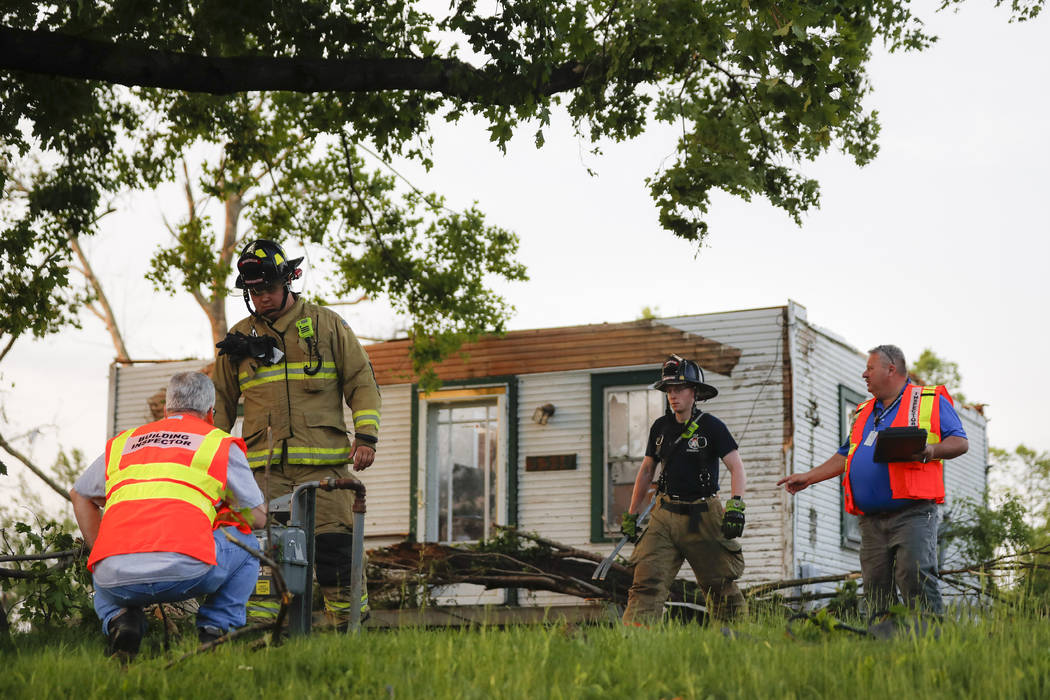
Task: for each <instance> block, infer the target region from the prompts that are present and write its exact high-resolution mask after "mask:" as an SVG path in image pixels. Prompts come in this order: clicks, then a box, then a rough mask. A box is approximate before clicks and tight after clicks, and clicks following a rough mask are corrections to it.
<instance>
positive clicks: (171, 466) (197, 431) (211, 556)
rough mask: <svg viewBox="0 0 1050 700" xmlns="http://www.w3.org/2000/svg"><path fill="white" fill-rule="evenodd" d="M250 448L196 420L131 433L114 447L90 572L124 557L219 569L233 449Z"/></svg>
mask: <svg viewBox="0 0 1050 700" xmlns="http://www.w3.org/2000/svg"><path fill="white" fill-rule="evenodd" d="M233 444H236V445H238V446H240V447H241V448H242V449H243V447H244V443H243V442H242V441H241V440H240V439H238V438H234V437H230V435H229V434H228V433H226V432H224V431H222V430H219V429H218V428H215V427H214V426H212V425H210V424H208V423H206V422H205V421H203V420H201V419H199V418H195V417H193V416H189V415H182V416H172V417H169V418H164V419H162V420H159V421H155V422H153V423H147V424H146V425H143V426H141V427H139V428H135V429H132V430H126V431H124V432H123V433H121V434H120V435H117V436H116V437H114V438H112V439H111V440H110V441H109V442H108V443H107V444H106V509H105V511H104V512H103V515H102V524H101V526H100V528H99V535H98V539H97V540H96V541H95V546H94V547H93V548H92V549H91V556H90V558H89V559H88V569H94V566H95V564H96V563H97V562H99V561H101V560H102V559H105V558H106V557H110V556H113V555H116V554H135V553H141V552H176V553H179V554H186V555H188V556H191V557H194V558H195V559H199V560H201V561H203V562H205V563H206V564H212V565H214V564H215V543H214V540H213V539H212V527H213V524H214V522H215V517H216V511H217V509H218V508H219V507H220V506H221V505H222V503H223V497H224V495H225V492H226V467H227V464H228V461H229V452H230V446H231V445H233Z"/></svg>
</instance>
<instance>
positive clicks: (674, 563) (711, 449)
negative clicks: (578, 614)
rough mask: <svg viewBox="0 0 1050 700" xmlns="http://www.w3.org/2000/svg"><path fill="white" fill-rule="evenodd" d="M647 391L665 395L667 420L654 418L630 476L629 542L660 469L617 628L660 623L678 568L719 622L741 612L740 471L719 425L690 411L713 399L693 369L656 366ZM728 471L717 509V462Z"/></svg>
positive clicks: (675, 362) (679, 364) (677, 363)
mask: <svg viewBox="0 0 1050 700" xmlns="http://www.w3.org/2000/svg"><path fill="white" fill-rule="evenodd" d="M653 388H654V389H660V390H662V391H665V392H667V402H668V404H669V405H670V407H671V413H668V414H666V415H664V416H661V417H660V418H657V419H656V421H655V422H654V423H653V426H652V428H651V429H650V431H649V443H648V445H647V447H646V450H645V458H644V459H643V460H642V466H641V468H640V469H639V470H638V477H637V478H636V479H635V482H634V492H633V494H632V496H631V507H630V508H629V509H628V511H627V512H626V513H624V514H623V522H622V525H621V529H622V530H623V533H624V534H625V535H627V536H629V537H632V538H633V537H635V536H636V535H637V532H636V530H637V525H638V522H637V520H638V515H637V514H638V513H639V511H641V510H642V509H643V508H644V507H645V505H646V503H647V502H648V493H649V491H650V486H651V484H652V482H653V474H654V472H655V469H656V465H657V464H660V463H662V464H663V471H662V472H661V474H660V479H659V483H658V486H657V488H658V493H657V494H656V496H655V498H656V499H657V501H656V504H655V506H654V508H653V509H652V516H651V518H650V521H649V527H648V528H646V530H645V532H644V534H643V535H642V537H641V540H639V541H638V544H637V545H636V546H635V548H634V553H633V554H632V556H631V561H632V563H633V564H634V581H633V583H632V584H631V589H630V591H629V592H628V599H627V610H626V611H625V612H624V615H623V621H624V622H625V623H635V624H637V623H643V622H651V621H656V620H659V619H660V616H661V615H662V614H663V606H664V601H666V600H667V593H668V590H669V588H670V585H671V582H672V581H674V578H675V576H677V575H678V570H679V569H680V568H681V567H682V562H683V561H688V562H689V565H690V566H691V567H692V569H693V573H694V574H695V576H696V582H697V585H698V586H699V588H700V590H701V591H703V592H704V595H705V600H702V601H697V602H699V603H703V604H705V605H706V606H707V610H708V612H709V613H710V614H711V615H712V616H713V617H717V618H722V619H727V618H730V617H733V616H735V615H737V614H738V613H740V612H743V611H744V610H745V609H746V603H745V602H744V597H743V595H742V594H741V593H740V589H739V588H738V587H737V585H736V580H737V579H738V578H740V575H741V574H742V573H743V571H744V556H743V554H742V552H741V551H740V542H739V540H737V539H736V538H737V537H739V536H740V535H741V534H742V533H743V531H744V500H743V498H744V492H745V488H746V477H745V474H744V465H743V463H742V462H741V461H740V454H739V453H738V452H737V444H736V441H735V440H734V439H733V436H732V435H731V434H730V433H729V429H728V428H726V426H725V423H723V422H722V421H720V420H718V419H717V418H715V417H714V416H712V415H711V414H710V413H704V412H702V411H701V410H700V409H699V408H698V403H699V402H700V401H704V400H706V399H710V398H714V397H715V396H717V395H718V390H717V389H715V388H714V387H713V386H711V385H710V384H706V383H704V375H703V372H702V371H701V370H700V367H699V365H697V364H696V363H695V362H691V361H689V360H685V359H683V358H681V357H678V356H677V355H673V356H671V358H670V359H669V360H668V361H667V362H666V363H664V366H663V370H662V372H661V377H660V381H658V382H657V383H656V384H654V385H653ZM719 460H721V461H722V463H723V464H725V465H726V468H728V469H729V473H730V477H731V485H732V494H733V497H732V498H731V499H729V500H728V501H727V502H726V504H725V507H724V508H723V506H722V502H721V501H720V500H719V498H718V495H717V491H718V461H719Z"/></svg>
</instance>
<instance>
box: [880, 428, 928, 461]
mask: <svg viewBox="0 0 1050 700" xmlns="http://www.w3.org/2000/svg"><path fill="white" fill-rule="evenodd" d="M925 447H926V431H925V430H923V429H922V428H913V427H903V428H886V429H885V430H880V431H879V434H878V436H877V437H876V438H875V455H874V456H873V457H872V459H873V460H874V461H876V462H910V461H912V459H911V456H912V455H913V454H915V453H916V452H922V450H923V448H925Z"/></svg>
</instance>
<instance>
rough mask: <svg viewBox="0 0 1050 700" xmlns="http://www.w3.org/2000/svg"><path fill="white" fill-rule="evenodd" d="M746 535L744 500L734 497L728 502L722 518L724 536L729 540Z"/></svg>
mask: <svg viewBox="0 0 1050 700" xmlns="http://www.w3.org/2000/svg"><path fill="white" fill-rule="evenodd" d="M742 534H744V500H743V499H742V498H740V496H733V497H732V498H730V499H729V500H728V501H726V512H725V515H724V516H722V536H723V537H725V538H726V539H727V540H731V539H733V538H734V537H740V535H742Z"/></svg>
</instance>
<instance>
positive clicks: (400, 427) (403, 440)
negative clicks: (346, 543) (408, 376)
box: [345, 384, 412, 549]
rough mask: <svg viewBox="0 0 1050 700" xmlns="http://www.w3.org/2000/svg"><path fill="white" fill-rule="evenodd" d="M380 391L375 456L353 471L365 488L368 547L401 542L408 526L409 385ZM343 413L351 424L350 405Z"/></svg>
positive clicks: (398, 385)
mask: <svg viewBox="0 0 1050 700" xmlns="http://www.w3.org/2000/svg"><path fill="white" fill-rule="evenodd" d="M382 393H383V408H382V410H381V411H380V422H379V444H378V445H377V446H376V460H375V462H374V463H373V464H372V466H371V467H369V468H368V469H366V470H364V471H360V472H354V476H356V477H357V478H358V479H360V480H361V481H363V482H364V484H365V486H366V487H367V488H368V511H367V513H366V514H365V539H366V546H367V547H368V548H369V549H371V548H374V547H379V546H384V545H385V544H390V543H391V542H400V541H401V540H403V539H405V538H406V537H408V530H409V495H410V494H409V483H410V482H409V478H410V472H409V462H410V452H411V435H412V385H411V384H397V385H395V386H384V387H382ZM345 414H346V421H347V425H353V420H352V418H351V415H350V409H349V408H347V409H346V410H345ZM380 540H381V541H382V542H383V543H384V544H382V545H381V544H380V543H379V542H380Z"/></svg>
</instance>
